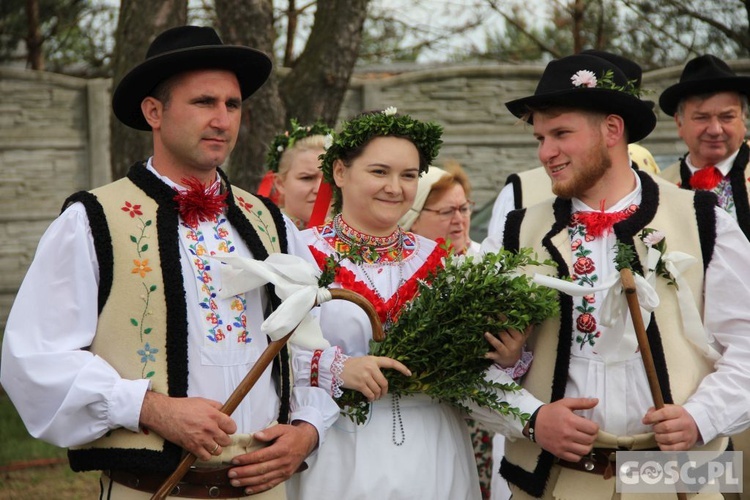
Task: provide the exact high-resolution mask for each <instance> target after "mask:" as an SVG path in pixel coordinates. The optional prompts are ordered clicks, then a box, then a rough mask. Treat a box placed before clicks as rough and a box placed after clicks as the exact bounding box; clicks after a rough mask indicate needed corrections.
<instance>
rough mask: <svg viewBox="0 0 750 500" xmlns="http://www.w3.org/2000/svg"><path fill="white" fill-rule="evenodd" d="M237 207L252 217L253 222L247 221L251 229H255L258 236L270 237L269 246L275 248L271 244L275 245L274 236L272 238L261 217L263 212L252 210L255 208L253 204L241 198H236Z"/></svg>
mask: <svg viewBox="0 0 750 500" xmlns="http://www.w3.org/2000/svg"><path fill="white" fill-rule="evenodd" d="M237 205H239V206H240V208H242V209H243V210H245V212H247V214H248V215H249V216H250V217H252V219H255V221H253V220H252V219H248V220H250V222H251V223H252V224H253V227H254V228H255V230H256V231H258V233H259V234H263V235H266V236H268V237H270V240H271V245H272V246H275V245H273V244H274V243H276V236H274V235H273V234H272V233H271V232H270V231H269V227H268V224H266V223H265V221H264V220H263V218H262V217H261V216H262V215H263V210H262V209H260V208H258V209H255V210H253V209H254V208H255V207H254V206H253V204H252V203H249V202H247V201H245V199H244V198H243V197H242V196H237Z"/></svg>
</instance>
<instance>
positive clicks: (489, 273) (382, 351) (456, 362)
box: [338, 249, 558, 423]
mask: <svg viewBox="0 0 750 500" xmlns="http://www.w3.org/2000/svg"><path fill="white" fill-rule="evenodd" d="M536 265H540V263H539V262H537V261H536V260H535V258H533V257H532V254H531V250H530V249H522V250H521V251H520V252H519V253H512V252H509V251H506V250H500V251H499V252H497V253H491V254H486V255H484V256H483V257H477V258H473V257H455V256H454V257H449V258H448V261H447V262H446V266H445V268H444V269H437V270H436V271H434V272H433V273H432V274H431V275H430V276H429V277H428V279H427V280H426V281H423V282H420V283H419V290H418V292H417V296H416V297H415V298H414V300H413V301H412V302H411V303H410V304H409V305H408V306H406V307H405V308H404V310H403V311H402V312H401V314H400V316H399V317H398V319H397V321H396V322H395V323H394V324H393V326H392V328H391V329H390V331H388V334H387V336H386V339H385V340H384V341H383V342H380V343H377V342H371V344H370V350H371V354H373V355H375V356H388V357H390V358H393V359H396V360H398V361H401V362H402V363H404V364H405V365H406V366H407V367H408V368H409V369H410V370H411V372H412V376H411V377H406V376H404V375H402V374H401V373H399V372H397V371H395V370H387V371H385V376H386V378H387V379H388V391H389V392H390V393H391V394H393V395H395V396H405V395H410V394H416V393H424V394H427V395H429V396H431V397H432V398H434V399H437V400H439V401H441V402H444V403H448V404H451V405H454V406H456V407H459V408H462V409H463V410H465V411H467V412H468V411H469V409H468V407H467V406H466V402H467V401H468V400H470V401H473V402H475V403H477V404H478V405H481V406H485V407H488V408H491V409H493V410H496V411H498V412H500V413H501V414H503V415H509V414H512V415H515V416H516V417H518V418H521V419H522V420H525V419H527V418H528V415H525V414H522V413H521V412H520V411H519V410H518V408H514V407H510V406H509V405H508V403H506V402H504V401H502V394H503V392H505V391H515V390H518V386H517V385H516V384H500V383H497V382H489V381H486V380H485V379H484V372H485V370H486V369H487V368H488V367H489V366H490V365H491V364H492V360H489V359H487V358H485V357H484V355H485V354H486V353H487V352H488V351H489V350H490V348H491V347H490V345H489V343H488V342H487V340H486V339H485V338H484V333H485V332H492V333H497V332H500V331H503V330H507V329H509V328H514V329H516V330H520V331H523V330H525V329H526V327H527V326H528V325H530V324H535V323H539V322H541V321H543V320H545V319H546V318H549V317H551V316H554V315H556V314H558V302H557V292H556V291H555V290H552V289H549V288H546V287H542V286H539V285H536V284H535V283H533V282H532V281H531V278H530V277H529V276H526V275H525V274H522V273H521V269H522V268H524V267H527V266H536ZM338 403H339V406H340V407H341V408H342V413H344V414H345V415H347V416H348V417H349V418H350V419H351V420H352V421H354V422H357V423H364V422H365V421H366V419H367V415H368V412H369V404H368V401H367V400H366V398H365V397H364V396H363V395H362V394H361V393H360V392H358V391H352V390H344V394H343V395H342V396H341V397H340V398H339V399H338Z"/></svg>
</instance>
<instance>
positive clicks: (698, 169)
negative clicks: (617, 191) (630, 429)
mask: <svg viewBox="0 0 750 500" xmlns="http://www.w3.org/2000/svg"><path fill="white" fill-rule="evenodd" d="M749 93H750V77H747V76H739V75H737V74H736V73H735V72H734V71H733V70H732V69H731V68H730V67H729V66H728V65H727V64H726V63H725V62H724V61H722V60H721V59H719V58H718V57H716V56H713V55H710V54H707V55H702V56H699V57H696V58H695V59H692V60H691V61H689V62H688V63H687V64H686V65H685V68H684V69H683V71H682V75H681V76H680V81H679V82H678V83H676V84H674V85H672V86H671V87H669V88H667V89H666V90H665V91H664V92H662V94H661V96H660V97H659V106H660V107H661V109H662V111H664V113H666V114H667V115H670V116H674V121H675V123H676V124H677V133H678V134H679V136H680V138H681V139H682V140H683V141H684V142H685V145H686V146H687V148H688V152H687V154H686V155H685V156H683V157H682V158H681V159H680V161H678V162H676V163H674V164H672V165H670V166H669V167H667V168H666V169H664V171H663V172H662V173H661V175H662V177H664V178H665V179H666V180H668V181H670V182H673V183H676V184H677V185H679V186H680V187H682V188H684V189H704V190H709V191H712V192H714V193H715V194H716V195H717V196H718V198H719V205H720V206H721V207H722V208H723V209H724V210H726V211H727V212H729V213H730V214H731V215H732V217H734V218H735V219H736V220H737V222H738V224H739V225H740V228H742V232H743V233H745V236H747V237H748V238H750V200H749V199H748V191H749V190H750V148H748V145H747V143H746V142H745V136H746V134H747V112H748V94H749ZM732 441H733V444H734V448H735V449H737V450H739V451H743V452H745V451H750V431H747V432H743V433H741V434H739V435H737V436H734V437H733V438H732ZM743 472H744V476H745V477H748V478H750V460H745V461H744V462H743ZM749 497H750V496H749Z"/></svg>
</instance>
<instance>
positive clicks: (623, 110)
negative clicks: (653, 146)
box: [505, 54, 656, 142]
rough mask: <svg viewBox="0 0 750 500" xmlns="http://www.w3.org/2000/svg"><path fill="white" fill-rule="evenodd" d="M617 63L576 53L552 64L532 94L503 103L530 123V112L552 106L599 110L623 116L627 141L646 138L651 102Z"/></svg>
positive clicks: (650, 126) (651, 115)
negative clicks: (645, 99) (639, 94)
mask: <svg viewBox="0 0 750 500" xmlns="http://www.w3.org/2000/svg"><path fill="white" fill-rule="evenodd" d="M630 80H632V79H629V78H628V77H627V76H626V75H625V73H624V72H623V71H622V70H621V69H620V68H619V66H617V65H616V64H614V63H612V62H611V61H608V60H607V59H603V58H601V57H597V56H595V55H592V54H575V55H572V56H567V57H562V58H560V59H556V60H554V61H551V62H550V63H549V64H548V65H547V67H546V68H545V70H544V73H542V78H541V79H540V80H539V83H538V84H537V87H536V90H535V91H534V95H532V96H528V97H523V98H521V99H515V100H513V101H509V102H507V103H505V106H506V107H507V108H508V110H509V111H510V112H511V113H513V115H515V116H517V117H518V118H522V119H526V120H527V121H528V122H529V123H533V117H532V115H531V112H533V111H534V110H540V109H545V108H551V107H564V108H572V109H582V110H590V111H598V112H602V113H607V114H615V115H619V116H621V117H622V119H623V120H624V122H625V127H626V128H627V131H628V142H637V141H640V140H641V139H643V138H644V137H646V136H647V135H648V134H650V133H651V131H652V130H653V129H654V127H655V126H656V115H655V114H654V112H653V111H652V107H653V103H652V104H651V105H649V103H648V102H647V101H643V100H641V99H640V98H639V97H638V96H637V93H638V92H639V91H640V89H639V88H638V87H635V85H634V84H633V82H632V81H630Z"/></svg>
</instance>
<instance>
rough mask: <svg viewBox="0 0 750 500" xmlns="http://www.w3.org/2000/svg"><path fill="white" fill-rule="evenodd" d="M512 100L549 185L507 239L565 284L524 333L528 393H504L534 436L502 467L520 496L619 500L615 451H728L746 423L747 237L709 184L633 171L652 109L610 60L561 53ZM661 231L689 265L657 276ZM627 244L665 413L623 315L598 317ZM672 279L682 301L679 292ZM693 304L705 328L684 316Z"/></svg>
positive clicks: (514, 215) (513, 448) (513, 215)
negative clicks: (679, 183) (548, 312)
mask: <svg viewBox="0 0 750 500" xmlns="http://www.w3.org/2000/svg"><path fill="white" fill-rule="evenodd" d="M506 105H507V107H508V109H509V110H510V111H511V113H513V114H514V115H515V116H517V117H519V118H522V119H524V120H525V121H527V122H528V123H530V124H532V125H533V128H534V136H535V138H536V140H537V141H538V143H539V159H540V161H541V163H542V164H543V165H544V168H545V170H546V172H547V174H548V175H549V177H550V179H551V182H552V190H553V192H554V193H555V195H556V197H555V198H551V199H549V200H546V201H543V202H541V203H539V204H536V205H533V206H531V207H528V208H526V209H522V210H516V211H513V212H510V214H509V215H508V218H507V220H506V223H505V228H504V233H503V246H504V247H505V248H506V249H510V250H518V249H520V248H524V247H531V248H533V249H534V251H536V252H537V253H538V255H539V257H540V258H541V259H549V260H550V261H551V262H553V265H549V266H542V269H541V271H540V270H539V269H536V271H540V272H541V273H542V274H547V275H551V276H557V277H558V278H561V279H562V280H561V281H560V283H559V286H560V287H561V288H566V289H567V290H568V292H566V293H561V294H560V310H561V313H560V317H558V318H555V319H552V320H549V321H546V322H545V323H543V324H541V325H538V326H537V327H536V328H535V329H534V331H533V332H532V333H531V335H530V336H529V346H530V349H531V350H532V351H533V352H534V363H533V364H532V366H531V368H530V370H529V371H528V373H527V374H526V376H525V377H524V378H523V380H522V381H521V384H522V386H523V387H524V390H523V391H522V392H521V393H520V394H518V395H512V396H509V402H510V403H511V404H514V405H515V406H518V407H519V408H521V409H522V410H523V411H527V412H528V413H529V414H530V415H532V416H531V418H530V419H529V421H528V422H527V423H526V424H525V425H523V426H522V424H520V423H516V424H515V430H514V434H513V436H511V437H516V438H520V437H521V436H523V437H525V438H527V439H516V440H515V441H513V442H509V443H508V445H507V448H506V456H505V459H504V461H503V464H502V466H501V474H502V475H503V476H504V477H505V478H506V479H507V480H508V481H509V482H510V484H511V487H512V489H513V494H514V496H513V498H514V499H519V498H521V499H522V498H550V499H551V498H560V499H565V498H579V499H602V498H606V499H609V498H616V497H617V494H616V493H615V477H613V475H612V470H613V467H614V460H615V452H616V451H617V450H647V449H661V450H664V451H670V450H706V451H714V452H719V451H723V450H725V449H726V447H727V445H728V439H727V438H726V437H725V436H727V435H730V434H733V433H736V432H739V431H741V430H743V429H745V428H747V427H748V426H750V416H748V410H750V393H748V391H747V390H745V389H744V388H745V387H747V386H748V385H747V384H748V382H750V365H748V363H747V360H748V359H750V337H748V336H747V334H746V332H747V329H748V327H750V313H748V311H747V309H746V308H745V307H744V306H743V304H745V303H747V301H748V300H750V287H749V286H748V285H747V284H746V280H745V279H744V276H747V275H748V273H750V263H748V262H747V259H746V258H745V256H746V255H747V254H748V252H750V244H749V243H748V242H747V240H746V239H745V237H744V236H743V234H742V232H741V231H740V229H739V227H738V226H737V224H736V223H735V221H734V220H733V219H732V218H731V217H729V216H728V215H727V214H726V213H725V212H724V211H723V210H721V209H719V208H718V207H717V206H716V199H715V197H714V196H713V195H712V194H710V193H705V192H688V191H685V190H680V189H676V188H673V187H672V186H670V185H665V184H661V183H658V184H657V182H655V181H654V180H653V179H652V178H651V177H650V176H649V175H647V174H644V173H642V172H637V171H635V170H633V169H632V168H631V164H630V159H629V157H628V150H627V145H628V143H629V142H634V141H638V140H640V139H642V138H644V137H646V136H647V135H648V134H649V133H650V132H651V130H652V129H653V128H654V126H655V117H654V114H653V113H652V112H651V109H650V106H648V105H647V104H646V103H644V102H643V101H641V100H640V99H639V98H638V97H637V92H635V91H634V89H633V87H632V85H630V84H629V83H628V80H627V78H626V77H625V75H624V74H623V73H622V72H621V71H620V69H619V68H617V67H616V66H614V65H613V64H611V63H610V62H608V61H606V60H603V59H601V58H598V57H593V56H590V55H574V56H569V57H565V58H562V59H559V60H556V61H552V62H550V63H549V64H548V66H547V68H546V69H545V71H544V74H543V75H542V78H541V80H540V82H539V84H538V86H537V89H536V92H535V93H534V95H532V96H529V97H524V98H521V99H516V100H514V101H511V102H509V103H507V104H506ZM658 237H661V240H659V238H658ZM659 241H661V242H663V243H666V242H668V251H666V253H663V254H662V255H661V259H662V260H661V261H660V262H662V263H663V261H664V260H665V259H667V260H668V259H670V258H671V257H672V256H674V255H675V254H670V252H682V253H684V254H688V255H690V256H692V257H693V258H694V259H695V261H696V262H695V263H694V264H693V265H692V266H690V267H688V268H687V269H680V270H679V271H675V272H674V273H672V274H670V275H668V276H665V275H664V274H659V273H657V274H654V270H652V269H650V267H649V265H648V264H647V262H646V260H645V257H646V254H647V245H651V246H653V245H657V244H658V242H659ZM627 248H629V249H630V251H631V252H632V253H631V252H627V250H626V249H627ZM660 248H661V247H660ZM484 250H486V251H491V250H493V248H491V247H488V246H485V247H484ZM621 251H624V252H626V253H625V254H623V255H620V259H621V260H622V259H626V260H628V257H629V256H630V257H631V258H630V259H629V263H628V264H629V266H630V267H632V269H633V270H634V272H636V273H638V274H641V275H646V276H647V277H649V278H650V279H651V282H652V283H653V288H654V289H655V292H656V294H658V297H659V303H658V305H657V304H648V306H650V307H652V308H653V312H652V313H651V314H650V316H649V315H645V321H646V326H647V331H648V333H649V338H650V340H651V348H652V353H653V357H654V360H655V364H656V367H657V375H658V377H659V381H660V384H661V388H662V392H663V395H664V399H665V401H666V402H667V404H666V406H665V407H664V408H663V409H660V410H656V411H655V410H654V409H653V399H652V396H651V393H650V390H649V384H648V379H647V376H646V373H645V369H644V366H643V362H642V360H641V354H640V352H639V350H638V345H637V342H636V339H635V333H634V330H633V327H632V321H631V319H630V317H629V314H625V313H624V314H622V315H620V317H619V318H615V321H612V322H609V325H608V326H605V325H604V324H603V321H602V320H603V318H604V317H605V316H606V314H605V311H604V310H603V308H604V305H605V304H604V298H605V296H606V293H607V292H608V291H609V290H614V291H615V293H617V287H618V283H619V273H618V272H617V267H616V264H615V260H616V258H617V257H618V252H621ZM629 254H630V255H629ZM652 267H653V266H652ZM657 267H658V266H657ZM650 275H653V276H650ZM570 282H572V283H570ZM674 282H677V283H678V284H679V288H680V290H681V293H683V294H684V293H688V296H689V300H687V301H684V300H683V301H679V300H678V298H677V295H676V294H677V286H675V285H674V284H673V283H674ZM570 285H573V286H570ZM688 291H689V292H688ZM621 300H624V299H622V298H621ZM691 314H694V315H700V317H702V319H703V323H704V324H705V330H704V329H703V328H702V327H700V325H698V328H696V325H695V324H693V323H691V322H688V321H685V319H686V318H688V317H690V315H691ZM698 323H699V322H698ZM639 498H649V495H646V496H643V497H639ZM700 498H711V497H710V496H705V497H704V496H701V497H700ZM717 498H720V497H717Z"/></svg>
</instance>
